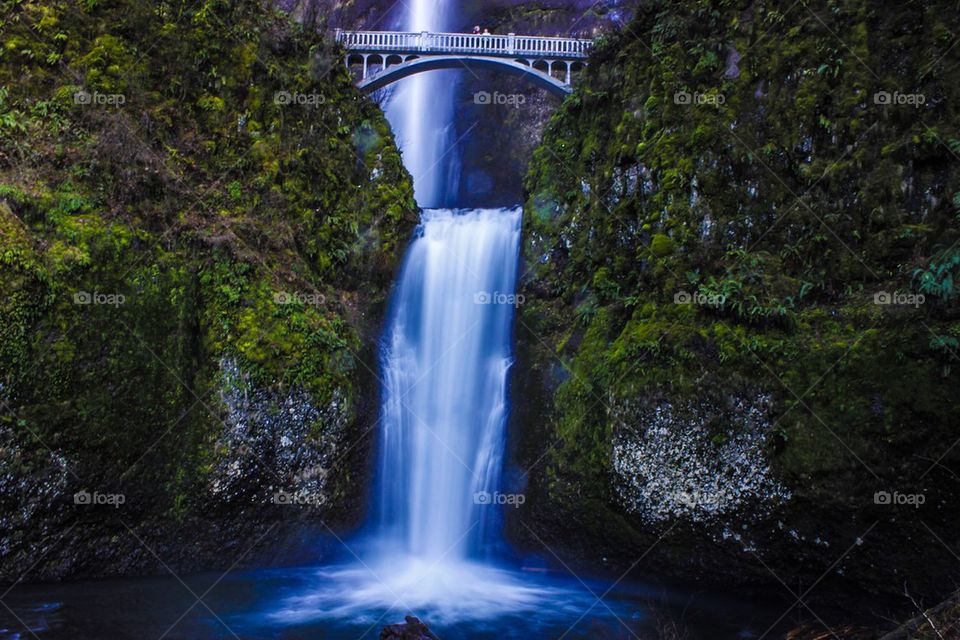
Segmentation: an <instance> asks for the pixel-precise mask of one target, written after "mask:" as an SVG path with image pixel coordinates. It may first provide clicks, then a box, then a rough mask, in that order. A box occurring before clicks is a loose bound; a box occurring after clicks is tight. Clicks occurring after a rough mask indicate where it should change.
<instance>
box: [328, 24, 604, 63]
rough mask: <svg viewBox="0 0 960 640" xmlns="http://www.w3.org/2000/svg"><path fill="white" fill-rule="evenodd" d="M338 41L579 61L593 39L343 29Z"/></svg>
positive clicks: (354, 46)
mask: <svg viewBox="0 0 960 640" xmlns="http://www.w3.org/2000/svg"><path fill="white" fill-rule="evenodd" d="M336 37H337V41H338V42H340V43H342V44H343V46H344V47H346V48H347V49H348V50H350V51H356V52H359V53H407V54H439V53H459V54H468V55H470V54H473V55H483V56H506V57H542V58H553V59H556V60H582V59H584V58H586V57H587V55H588V54H589V52H590V48H591V47H592V46H593V41H592V40H581V39H578V38H549V37H543V36H518V35H515V34H507V35H483V34H473V33H432V32H428V31H424V32H422V33H419V32H407V31H342V30H339V29H338V30H337V35H336Z"/></svg>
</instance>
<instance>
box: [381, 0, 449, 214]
mask: <svg viewBox="0 0 960 640" xmlns="http://www.w3.org/2000/svg"><path fill="white" fill-rule="evenodd" d="M448 5H449V0H413V1H412V2H411V3H410V4H409V5H405V6H407V8H408V13H407V14H406V15H405V16H404V18H403V19H402V21H401V23H400V24H398V25H397V28H398V29H400V30H402V31H416V32H419V31H449V30H450V29H451V24H450V20H451V15H450V13H451V12H450V8H449V6H448ZM456 81H457V74H456V71H435V72H432V73H427V74H418V75H414V76H413V77H410V78H407V79H405V80H403V81H401V82H400V83H398V85H397V87H396V89H395V90H394V92H393V94H392V95H391V96H390V100H389V102H388V104H387V108H386V112H387V119H388V120H389V121H390V123H391V125H392V126H393V130H394V132H395V134H396V137H397V143H398V144H399V146H400V150H401V152H402V153H403V164H404V166H406V168H407V170H408V171H409V172H410V175H411V176H413V189H414V194H415V196H416V199H417V202H418V203H419V204H420V206H421V207H438V206H450V205H451V204H452V203H453V199H454V198H455V197H456V195H457V192H458V186H459V185H458V183H459V181H460V163H459V154H458V153H457V152H456V150H455V149H454V147H455V146H456V141H455V139H454V134H453V132H454V126H453V94H454V91H455V90H456Z"/></svg>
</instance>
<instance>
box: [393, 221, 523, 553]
mask: <svg viewBox="0 0 960 640" xmlns="http://www.w3.org/2000/svg"><path fill="white" fill-rule="evenodd" d="M519 242H520V209H479V210H473V211H459V212H458V211H451V210H428V211H425V212H424V213H423V220H422V223H421V226H420V229H419V231H418V234H417V237H416V238H415V239H414V241H413V243H412V244H411V246H410V249H409V250H408V253H407V258H406V262H405V265H404V268H403V271H402V273H401V276H400V281H399V285H398V287H397V290H396V293H395V298H394V303H393V310H392V314H391V318H390V322H389V325H388V327H387V330H386V333H385V338H384V355H383V365H382V370H383V373H384V376H383V380H384V385H385V389H384V394H383V396H384V397H383V409H382V411H383V414H382V416H381V424H382V439H381V441H382V444H381V456H380V460H381V464H380V469H379V477H380V483H381V485H380V487H381V488H380V490H379V501H380V518H381V527H382V530H383V536H384V538H385V540H387V541H391V542H394V543H396V545H397V546H398V547H400V548H402V549H404V550H405V551H407V552H409V553H412V554H414V555H416V556H421V557H431V558H434V557H441V556H444V557H446V558H448V559H458V558H464V557H466V556H467V555H470V554H476V552H478V551H479V546H480V544H481V543H482V542H483V540H482V532H483V531H485V530H489V529H490V527H489V525H490V521H491V519H492V516H493V515H494V514H495V509H496V508H497V505H495V504H491V502H492V496H494V495H495V493H496V490H497V488H498V487H497V482H498V480H499V476H500V471H501V466H502V455H503V448H504V425H505V422H506V412H507V402H506V385H507V372H508V369H509V366H510V334H511V323H512V319H513V310H514V296H513V291H514V284H515V283H514V280H515V274H516V269H517V255H518V251H519Z"/></svg>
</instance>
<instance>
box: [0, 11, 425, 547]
mask: <svg viewBox="0 0 960 640" xmlns="http://www.w3.org/2000/svg"><path fill="white" fill-rule="evenodd" d="M0 15H2V16H3V22H2V23H0V265H2V267H0V289H2V291H3V296H2V298H0V401H2V402H3V412H2V417H0V430H2V431H3V433H4V434H8V433H12V436H10V437H11V438H12V440H7V439H5V440H4V442H5V445H4V446H6V447H8V449H7V452H8V453H10V452H12V451H17V452H18V453H17V456H18V458H17V461H16V464H19V465H21V467H22V469H21V470H22V471H23V475H24V476H29V474H30V473H39V472H40V471H41V470H42V469H43V468H44V465H46V464H48V463H49V458H48V456H50V455H52V452H56V456H59V457H60V458H61V459H62V460H63V464H64V465H65V469H66V473H68V474H69V482H70V485H71V487H73V485H74V484H79V483H81V482H83V483H89V484H88V486H89V487H90V488H91V490H92V489H94V488H97V487H106V486H112V487H117V486H118V484H119V485H121V486H122V488H123V489H124V490H125V491H127V492H128V494H129V493H136V492H138V491H142V492H145V493H146V494H148V495H149V501H148V502H147V504H148V506H143V504H144V503H143V502H141V503H140V506H133V507H132V508H133V509H134V510H136V509H141V511H142V513H141V514H140V515H141V516H142V517H147V516H148V515H149V516H156V515H159V516H164V514H166V515H168V516H169V515H174V516H176V517H178V518H181V517H184V516H185V514H190V513H198V512H199V513H202V512H203V511H204V509H205V505H203V504H202V503H199V504H198V503H195V502H191V501H192V500H193V499H194V498H195V497H196V496H198V495H200V492H198V491H197V488H198V487H202V486H203V483H204V482H206V480H207V479H206V474H207V473H208V472H209V471H210V469H211V468H212V465H213V463H214V461H215V457H216V452H215V451H214V450H213V446H214V441H215V439H216V437H217V434H218V433H219V432H220V431H221V430H222V429H223V426H222V424H221V422H220V417H219V416H218V415H217V413H218V412H219V410H220V409H219V406H220V405H219V397H218V395H217V393H216V390H217V388H218V387H219V385H220V380H219V373H218V371H219V363H220V362H221V360H222V359H224V358H229V359H232V360H235V361H236V362H237V363H238V364H239V366H240V368H241V369H242V370H243V371H245V372H246V373H248V374H250V375H251V376H252V378H253V380H254V382H255V383H257V384H258V385H260V386H261V387H276V388H286V389H289V388H291V387H299V388H302V389H305V390H306V391H308V392H309V393H310V394H311V396H312V397H313V399H314V401H315V402H316V403H317V404H318V405H321V406H323V405H324V404H326V403H329V402H330V401H331V398H333V397H338V398H342V399H344V400H343V401H344V402H345V406H341V410H343V411H346V412H347V413H348V415H355V414H356V411H357V401H358V399H359V396H360V394H361V391H362V390H361V388H360V386H359V385H360V380H361V378H363V377H364V376H367V375H368V373H367V372H366V371H365V369H364V367H363V366H362V365H361V364H360V363H359V362H358V361H357V354H358V351H359V350H360V348H361V339H362V337H363V335H364V333H365V332H367V331H370V330H371V329H372V328H373V325H374V323H376V321H377V313H378V312H379V309H380V308H381V307H382V304H383V299H384V296H385V292H386V290H387V288H388V286H389V281H390V277H391V275H392V272H393V269H394V267H395V265H396V262H397V260H398V256H399V251H400V250H401V248H402V245H403V243H404V241H405V240H406V238H407V236H408V234H409V231H410V228H411V222H412V220H414V219H415V218H414V216H413V215H412V212H413V210H414V202H413V198H412V188H411V185H410V181H409V178H408V176H407V174H406V172H405V170H404V169H403V167H402V165H401V162H400V156H399V153H398V151H397V149H396V148H395V147H394V145H393V139H392V135H391V133H390V130H389V127H388V125H387V123H386V121H385V120H384V119H383V117H382V114H381V113H380V111H379V110H378V109H377V108H376V106H375V105H373V104H372V103H371V102H369V101H368V100H366V99H364V98H362V97H361V95H360V94H359V93H358V92H357V91H356V89H355V88H354V87H353V86H352V82H351V80H350V78H349V77H348V75H347V73H346V71H345V70H344V69H343V68H342V65H340V64H339V63H338V61H339V59H340V57H339V56H340V54H339V52H338V51H337V50H336V48H335V47H334V45H333V44H332V43H330V42H328V41H327V40H326V39H324V38H323V37H322V36H321V35H319V34H317V33H312V32H309V31H307V30H305V29H303V28H302V27H300V26H299V25H297V24H295V23H294V22H292V21H291V20H290V19H289V18H288V17H286V16H285V15H283V14H281V13H277V12H274V11H273V10H271V9H268V8H266V5H265V4H264V3H260V2H252V1H251V2H247V1H243V2H232V3H222V2H216V1H210V2H207V1H196V0H184V1H182V2H161V3H159V4H156V3H143V2H137V1H134V0H107V1H101V0H90V1H86V2H72V1H66V0H64V1H54V2H43V3H34V2H23V1H22V0H7V1H5V2H2V4H0ZM103 25H109V33H104V32H103V29H102V26H103ZM281 92H285V93H281ZM278 95H281V96H292V97H293V98H292V99H291V100H286V101H285V100H284V99H283V97H281V98H280V99H277V98H276V96H278ZM303 96H308V97H312V99H311V100H310V101H307V102H311V103H310V104H302V103H301V102H303V101H298V97H303ZM284 102H289V104H284ZM85 294H88V295H89V296H90V297H91V298H93V297H94V296H96V295H100V298H99V300H100V301H104V300H107V298H104V297H103V296H117V297H114V298H110V299H109V300H111V301H113V302H114V303H116V302H117V300H120V301H121V303H117V304H98V303H97V302H98V299H96V298H95V299H94V300H93V304H77V303H76V300H75V296H80V298H78V300H80V301H83V296H84V295H85ZM283 294H287V298H288V300H292V301H290V302H289V303H287V304H284V302H287V301H288V300H285V299H284V296H283ZM278 296H279V297H278ZM8 404H9V407H8V406H7V405H8ZM168 430H172V431H173V433H172V435H169V436H166V437H161V436H162V435H164V434H165V433H167V432H168ZM5 438H6V436H5ZM11 455H12V454H11ZM142 456H146V457H142ZM79 488H80V487H79V486H76V487H73V488H72V490H71V492H72V491H75V490H77V489H79ZM6 499H7V498H5V500H6ZM16 499H19V498H18V497H17V496H15V495H11V496H9V500H16ZM128 502H132V501H130V500H129V499H128ZM5 506H7V507H10V508H9V509H8V512H15V511H17V510H18V509H19V507H13V506H11V505H5ZM54 507H55V508H57V509H58V510H59V509H60V508H61V507H62V505H59V506H57V505H47V507H46V508H54ZM127 516H128V517H130V518H132V517H133V516H131V515H129V512H128V514H127ZM64 517H65V518H67V520H69V516H64ZM8 524H9V523H8ZM21 524H23V523H21ZM35 533H36V532H35V531H31V530H21V531H19V532H17V535H16V537H15V538H14V539H12V540H11V544H12V545H13V546H14V547H16V545H18V544H20V543H29V542H30V539H31V536H32V535H34V534H35ZM5 538H6V534H5Z"/></svg>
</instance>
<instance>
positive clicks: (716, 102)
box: [521, 0, 960, 593]
mask: <svg viewBox="0 0 960 640" xmlns="http://www.w3.org/2000/svg"><path fill="white" fill-rule="evenodd" d="M958 32H960V18H958V14H957V12H956V7H955V5H954V4H953V3H949V2H927V3H921V2H907V3H901V4H899V5H897V6H896V7H884V8H880V7H879V6H876V5H874V4H872V3H867V2H862V1H859V0H840V1H833V0H831V1H829V2H827V1H823V2H813V3H801V4H799V5H796V6H795V7H793V8H791V10H790V12H789V16H785V15H783V14H782V13H781V12H778V11H776V10H775V9H774V7H773V6H772V5H769V3H767V4H764V3H759V4H758V3H747V2H732V1H713V2H708V1H702V0H684V1H680V2H665V1H656V2H648V3H643V4H642V5H641V6H640V9H639V14H638V15H637V17H636V20H635V21H634V22H633V23H632V24H631V25H629V28H626V29H624V30H623V32H622V33H619V34H617V35H615V36H612V37H609V38H607V39H605V41H604V42H603V44H602V45H601V46H600V48H599V50H598V51H597V52H596V55H595V58H594V60H593V61H592V65H591V66H590V67H589V69H588V70H587V72H586V74H585V77H584V79H583V82H582V84H581V85H580V86H579V88H578V90H577V91H576V92H575V93H574V95H573V96H572V97H571V98H570V99H568V100H567V101H566V102H565V103H564V104H563V106H562V107H561V109H560V110H559V111H558V112H557V113H556V114H555V116H554V117H553V119H552V120H551V122H550V124H549V126H548V130H547V133H546V135H545V140H544V143H543V144H542V146H541V147H540V148H539V149H538V150H537V152H536V154H535V157H534V160H533V162H532V164H531V170H530V173H529V175H528V178H527V183H526V187H527V192H528V194H529V197H528V202H527V207H526V209H527V215H526V218H525V225H526V227H525V233H526V246H525V255H526V259H527V271H528V273H527V277H526V280H525V292H524V293H525V294H526V299H527V304H526V305H525V306H524V308H523V309H522V318H521V319H522V335H524V336H526V337H525V343H526V347H525V348H526V349H528V350H529V351H530V353H531V354H532V355H531V358H532V363H531V368H532V370H533V371H534V372H539V374H538V375H539V378H540V380H541V383H542V384H543V386H544V389H545V392H546V394H547V397H548V398H550V400H549V401H548V404H550V405H551V406H550V409H551V411H552V417H551V418H550V420H549V423H548V426H547V427H546V428H545V429H544V431H543V433H539V434H538V437H540V439H541V441H542V442H541V444H540V446H539V447H532V449H535V451H533V450H532V449H530V450H529V451H530V453H528V456H527V457H528V458H529V461H530V462H533V461H535V460H537V458H538V457H539V456H540V455H541V454H545V458H544V462H542V463H539V464H538V466H537V467H535V470H534V473H535V478H534V479H535V480H537V482H538V484H539V486H540V487H541V488H542V490H543V492H544V497H545V499H546V500H547V504H549V505H550V506H549V507H545V508H544V509H543V512H544V513H546V512H548V511H549V510H550V509H557V510H560V511H562V512H564V513H565V514H566V515H564V516H558V517H556V518H555V519H556V520H557V521H562V520H563V519H564V518H568V519H569V518H575V521H576V522H578V523H585V524H584V528H585V530H586V533H584V534H583V535H585V536H588V537H589V536H592V540H594V541H596V540H608V541H614V540H617V541H626V544H627V545H628V551H627V552H626V553H625V554H624V555H626V556H628V558H627V559H628V560H629V556H631V553H632V552H633V551H637V552H639V551H642V550H643V549H645V548H646V545H647V543H648V542H649V540H650V537H649V536H650V531H649V528H646V529H645V527H644V526H643V525H642V524H641V523H639V522H638V521H637V519H635V518H634V519H630V518H629V517H627V518H624V511H623V505H621V504H618V503H617V501H616V500H615V498H614V491H613V489H612V487H611V482H612V479H611V471H610V458H611V447H612V446H613V445H612V442H613V439H614V435H615V434H614V421H613V420H611V417H610V412H609V411H608V410H607V407H608V406H619V405H621V404H623V402H624V401H625V400H628V399H630V398H636V397H639V398H651V397H666V398H670V399H673V401H676V402H681V403H682V402H685V401H687V400H691V399H696V398H697V397H699V396H701V395H702V394H703V390H704V389H705V388H707V387H709V389H710V391H711V392H715V393H719V394H721V395H722V394H728V395H731V396H736V395H737V394H738V393H739V391H738V390H739V389H740V387H741V386H742V381H743V380H747V379H749V380H750V381H751V384H752V385H753V386H754V387H755V388H758V389H759V390H760V391H762V392H764V393H769V394H772V395H773V398H774V409H773V411H772V413H771V414H770V415H769V422H770V424H771V425H772V429H773V434H774V438H773V439H772V441H771V445H770V447H769V449H770V450H769V451H767V456H768V457H769V459H770V460H771V464H772V466H773V468H774V469H775V471H776V473H777V474H778V476H779V477H781V478H782V479H783V481H784V482H785V484H786V485H787V486H788V487H789V489H790V490H791V492H792V493H793V500H792V502H791V503H790V504H788V505H786V506H785V507H784V508H783V509H782V510H781V511H778V512H777V513H776V514H775V517H776V518H779V519H780V521H781V523H782V525H783V530H784V531H786V530H789V529H791V528H795V529H797V530H798V531H799V532H800V534H801V535H802V536H806V538H807V539H808V540H812V539H813V538H814V537H821V538H823V539H825V540H829V541H830V544H831V545H832V547H831V548H830V549H816V548H812V547H813V545H809V544H808V545H806V546H805V547H801V546H795V547H794V546H790V545H789V544H786V543H784V542H782V540H781V539H782V538H783V536H782V535H781V534H777V533H776V532H775V531H773V529H772V527H768V528H766V529H763V528H761V529H755V530H751V531H750V532H749V533H747V534H745V535H747V536H748V537H751V538H752V539H753V540H754V541H757V542H758V543H760V546H761V549H762V550H763V552H764V553H766V554H768V555H767V558H768V560H769V563H770V566H772V567H774V568H775V569H776V570H777V571H778V572H782V573H780V574H779V575H781V576H783V578H784V579H785V580H787V581H788V582H790V579H789V578H788V577H787V576H792V575H797V574H803V573H804V572H810V573H811V574H814V575H813V576H812V577H813V578H816V577H817V576H819V575H820V574H821V573H822V572H823V571H824V570H826V569H827V567H828V566H829V565H830V563H831V562H833V561H834V560H835V559H836V557H837V555H839V553H840V551H839V550H838V547H839V549H843V548H846V547H847V546H848V545H849V544H850V543H851V542H852V541H853V540H854V539H855V537H856V536H858V535H862V534H863V532H864V530H866V529H867V527H868V525H869V524H870V523H871V522H873V521H874V520H882V521H883V522H882V523H881V524H880V525H878V529H877V531H876V532H874V533H873V534H872V536H871V537H872V538H873V539H874V540H877V539H883V538H884V537H886V540H885V542H881V543H879V544H880V547H879V548H875V549H873V550H870V551H865V552H864V554H861V555H859V556H856V555H854V557H853V558H851V559H850V560H848V561H847V562H845V565H847V566H846V567H845V569H846V574H845V575H847V576H851V577H853V578H854V579H855V580H858V581H859V582H860V583H861V584H864V585H866V586H869V587H874V588H878V589H892V590H897V589H901V588H902V580H903V576H904V573H906V574H907V576H908V577H910V578H911V580H913V579H916V580H918V581H920V582H921V583H922V585H923V586H922V588H928V589H929V588H931V587H932V588H933V589H937V588H939V589H940V593H942V592H943V587H942V584H941V585H939V587H938V586H937V579H936V578H934V577H933V576H942V575H943V572H944V571H947V569H945V568H944V567H945V566H946V565H947V564H950V563H952V562H954V561H953V560H951V557H950V555H949V553H948V552H947V550H946V549H945V548H943V547H942V546H941V545H940V544H939V543H938V542H936V541H935V540H934V539H933V538H932V537H931V535H930V532H929V531H928V530H926V529H925V528H924V527H922V526H921V523H920V519H919V518H916V517H915V518H912V519H907V518H901V519H899V520H897V524H896V525H892V524H891V523H890V517H891V513H890V511H889V510H887V511H884V510H882V508H881V507H877V506H876V505H874V504H873V499H872V496H873V493H874V492H875V491H878V490H892V489H899V490H900V491H903V492H907V491H910V490H917V491H924V492H926V497H927V507H928V508H927V509H926V510H925V511H924V512H923V514H922V517H923V519H924V521H925V522H926V523H927V524H928V525H929V526H930V527H931V529H932V530H933V531H937V532H939V535H941V536H945V537H944V539H946V540H951V539H955V537H951V534H950V533H949V529H950V527H951V526H952V525H950V524H949V523H950V522H955V518H956V514H957V509H958V501H957V499H956V498H957V496H958V495H960V493H958V492H957V488H956V480H955V478H956V476H955V475H954V472H955V471H956V470H957V468H958V464H960V457H958V452H957V450H956V449H954V450H949V447H950V445H951V444H952V443H954V442H955V441H956V439H957V438H958V437H960V422H958V419H957V416H958V415H960V398H958V396H957V394H956V389H957V385H958V375H960V366H958V365H960V354H958V338H960V306H958V303H957V294H958V293H960V280H958V277H960V253H958V244H957V243H958V241H960V171H958V168H960V113H958V104H960V65H958V64H957V56H956V52H955V51H954V52H951V50H950V48H951V46H952V45H953V44H954V41H955V34H957V33H958ZM893 60H896V63H895V64H894V63H893ZM918 94H919V95H921V96H922V98H919V99H918V98H916V97H915V96H917V95H918ZM918 102H919V103H920V104H917V103H918ZM882 292H887V293H888V294H890V297H892V298H895V300H894V304H889V305H886V304H875V295H876V294H880V298H879V299H880V300H883V298H884V296H883V293H882ZM678 295H680V296H683V295H686V296H690V297H696V296H700V297H699V298H696V299H695V300H694V303H693V304H677V303H675V299H677V298H675V297H676V296H678ZM909 295H914V296H915V295H922V296H923V297H924V298H925V299H924V300H923V302H922V303H921V304H916V303H915V302H911V303H908V304H898V303H897V300H900V301H903V300H907V299H909V300H915V299H914V298H906V296H909ZM698 300H699V301H706V303H704V304H697V301H698ZM572 317H575V318H576V320H577V321H576V322H575V323H571V322H570V320H569V319H570V318H572ZM557 360H559V361H561V362H562V363H563V365H564V371H565V373H564V374H563V375H558V374H556V373H555V370H556V362H557ZM658 394H660V395H658ZM554 443H555V444H556V446H555V447H553V448H550V447H551V445H553V444H554ZM547 451H549V453H546V452H547ZM935 461H939V462H938V464H937V465H934V462H935ZM874 474H875V475H874ZM774 522H775V520H774ZM778 535H779V536H780V537H779V538H778ZM904 540H910V542H908V543H905V542H904ZM600 544H601V545H602V544H603V543H602V542H601V543H600ZM616 544H617V543H616V542H609V543H608V544H607V547H606V548H609V547H613V546H616ZM689 544H693V543H689ZM884 545H886V547H884ZM797 549H801V550H800V551H797ZM881 550H883V552H888V555H887V556H884V555H883V554H882V552H881ZM921 550H922V551H921ZM797 553H800V554H801V556H799V557H803V558H804V562H803V564H804V566H802V567H800V566H797V557H798V556H797V555H796V554H797ZM635 555H636V554H634V555H633V557H635ZM878 558H884V560H882V561H881V560H878ZM739 561H741V562H742V563H743V564H745V565H747V566H748V569H747V571H748V572H752V573H756V574H758V575H760V576H764V574H765V577H766V578H769V574H766V570H765V569H764V568H763V566H761V565H760V564H759V563H757V562H755V561H754V560H753V558H751V557H750V554H747V553H744V554H742V555H741V557H740V560H739ZM858 563H862V564H858ZM871 563H874V564H875V565H878V566H872V567H871ZM938 563H939V564H938ZM898 572H900V573H899V574H898ZM726 575H728V576H729V575H731V574H730V573H729V572H728V573H727V574H726Z"/></svg>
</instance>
